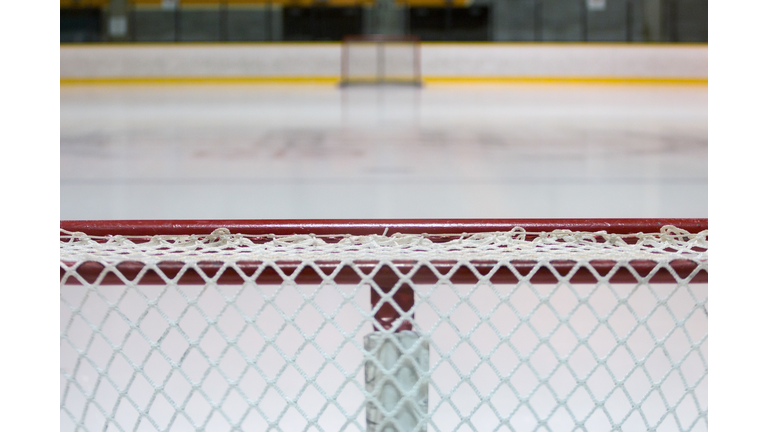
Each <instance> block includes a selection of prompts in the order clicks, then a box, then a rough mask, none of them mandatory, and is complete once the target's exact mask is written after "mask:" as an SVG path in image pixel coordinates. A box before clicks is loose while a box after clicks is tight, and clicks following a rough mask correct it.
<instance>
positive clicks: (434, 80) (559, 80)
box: [424, 76, 708, 85]
mask: <svg viewBox="0 0 768 432" xmlns="http://www.w3.org/2000/svg"><path fill="white" fill-rule="evenodd" d="M424 82H425V83H427V84H675V85H677V84H695V85H707V84H708V78H691V77H679V78H678V77H551V76H528V77H425V78H424Z"/></svg>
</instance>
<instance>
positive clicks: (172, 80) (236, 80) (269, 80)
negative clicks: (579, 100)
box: [59, 76, 708, 86]
mask: <svg viewBox="0 0 768 432" xmlns="http://www.w3.org/2000/svg"><path fill="white" fill-rule="evenodd" d="M423 81H424V83H425V84H496V85H498V84H657V85H658V84H668V85H681V84H682V85H708V78H699V77H567V76H564V77H552V76H528V77H477V76H475V77H435V76H432V77H430V76H427V77H423ZM339 82H340V79H339V78H338V77H328V76H324V77H313V76H305V77H281V76H265V77H84V78H60V80H59V83H60V85H62V86H66V85H93V84H127V85H134V84H135V85H140V84H161V85H165V84H328V85H333V84H338V83H339Z"/></svg>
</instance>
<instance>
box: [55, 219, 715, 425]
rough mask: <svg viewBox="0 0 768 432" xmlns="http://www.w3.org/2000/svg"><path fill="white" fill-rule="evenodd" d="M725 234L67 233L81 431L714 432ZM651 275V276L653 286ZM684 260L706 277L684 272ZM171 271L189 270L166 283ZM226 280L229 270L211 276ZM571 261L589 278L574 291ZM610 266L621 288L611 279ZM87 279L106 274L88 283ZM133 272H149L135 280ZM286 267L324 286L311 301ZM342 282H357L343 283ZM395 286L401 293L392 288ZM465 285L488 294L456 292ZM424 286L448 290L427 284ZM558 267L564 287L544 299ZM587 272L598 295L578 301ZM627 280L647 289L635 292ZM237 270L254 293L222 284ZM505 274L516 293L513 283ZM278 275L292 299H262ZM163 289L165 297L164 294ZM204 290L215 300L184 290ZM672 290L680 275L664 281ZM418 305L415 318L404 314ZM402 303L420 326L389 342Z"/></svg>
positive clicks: (310, 292) (65, 340)
mask: <svg viewBox="0 0 768 432" xmlns="http://www.w3.org/2000/svg"><path fill="white" fill-rule="evenodd" d="M707 236H708V233H707V231H704V232H701V233H696V234H692V233H688V232H685V231H683V230H679V229H676V228H674V227H671V226H667V227H664V228H662V229H661V230H660V232H657V233H647V234H632V235H618V234H608V233H605V232H597V233H587V232H571V231H566V230H561V231H553V232H547V233H530V232H525V231H524V230H523V229H520V228H516V229H514V230H512V231H510V232H503V233H480V234H465V235H411V234H408V235H406V234H393V235H389V236H387V235H368V236H352V235H346V236H319V235H293V236H264V235H259V236H257V235H243V234H237V233H230V232H229V231H227V230H226V229H218V230H216V231H214V232H213V233H211V234H201V235H189V236H148V237H130V236H109V237H94V236H88V235H86V234H83V233H73V232H67V231H62V232H61V240H60V267H61V288H60V292H61V399H60V401H61V413H62V417H61V418H62V430H73V431H75V430H82V431H96V430H98V431H105V430H110V431H111V430H116V431H144V430H150V431H154V430H159V431H166V430H168V431H171V430H173V431H175V430H211V431H221V430H242V431H252V430H253V431H266V430H281V431H315V430H316V431H340V430H353V431H401V432H404V431H428V430H429V431H464V430H470V431H539V430H541V431H571V430H573V431H576V430H588V431H593V430H594V431H602V430H635V429H637V430H679V431H698V430H706V429H707V422H708V419H707V413H708V411H707V390H706V389H707V370H708V369H707V341H708V337H707V284H706V283H700V282H697V279H696V277H697V275H701V274H702V273H706V272H707V269H708V267H707V265H708V261H707V251H708V238H707ZM641 261H642V262H651V263H652V266H651V269H650V271H647V272H640V271H636V270H635V267H633V265H634V264H633V263H636V262H641ZM683 261H684V262H687V263H690V264H692V265H691V266H689V268H688V270H686V272H684V273H679V272H678V271H677V270H676V269H677V267H676V265H675V263H678V262H683ZM169 262H173V263H176V264H178V265H180V266H181V271H178V272H173V273H169V272H167V271H166V269H165V267H164V265H165V264H167V263H169ZM211 262H213V263H217V264H216V265H217V266H218V267H217V268H218V270H217V271H215V272H214V273H211V272H205V271H203V270H202V269H201V268H202V267H204V264H205V263H211ZM518 262H529V263H533V270H532V271H531V272H530V273H526V272H521V271H520V270H519V268H518V267H517V266H516V263H518ZM557 262H568V263H569V266H570V267H569V268H571V269H572V271H568V272H566V273H565V274H563V273H558V271H557V269H555V267H554V264H553V263H557ZM606 262H608V263H609V266H610V271H608V272H606V271H604V269H599V270H600V271H598V269H597V264H596V263H601V265H603V266H604V265H605V263H606ZM86 263H97V264H99V266H100V267H99V268H100V269H101V270H99V273H98V274H96V275H92V276H87V275H85V274H82V273H84V271H83V269H84V268H85V266H84V264H86ZM125 263H136V264H139V265H140V266H141V268H142V270H141V271H139V272H138V273H137V274H131V275H129V276H126V275H125V274H123V272H124V271H125V270H124V269H123V267H122V266H123V265H124V264H125ZM244 263H248V266H245V265H244ZM285 263H291V265H292V267H291V268H292V269H297V268H298V269H302V268H306V269H312V270H313V271H314V272H315V273H316V274H317V275H318V278H319V279H318V281H317V282H316V283H312V284H304V283H299V279H297V274H298V273H299V271H294V272H287V271H285V268H286V266H285ZM372 263H373V264H372ZM403 263H407V264H408V266H407V268H406V267H403ZM438 263H439V265H438ZM489 263H491V264H489ZM178 265H177V267H178ZM366 265H367V266H368V267H366V268H365V269H364V267H365V266H366ZM371 266H372V267H371ZM440 266H442V267H440ZM482 266H485V267H483V269H482V270H480V267H482ZM246 267H247V269H248V270H247V271H246V270H244V269H245V268H246ZM342 267H347V268H351V269H352V270H353V271H354V272H355V274H356V275H357V279H358V281H357V282H354V283H346V282H344V283H342V282H338V281H337V276H338V275H339V271H340V270H339V269H341V268H342ZM384 268H390V269H392V271H393V272H394V274H396V276H397V278H398V281H397V282H396V283H394V284H393V285H388V286H384V285H382V284H381V282H380V280H379V279H377V278H376V274H377V272H379V271H382V269H384ZM446 268H447V269H448V270H447V271H446V270H445V269H446ZM460 268H467V269H469V272H470V273H471V274H472V275H474V281H473V282H472V283H457V282H456V281H455V278H454V276H455V274H456V273H457V272H458V271H459V269H460ZM329 269H330V270H329ZM403 269H405V270H403ZM419 269H427V270H429V271H430V272H431V274H432V277H433V279H434V281H433V282H430V283H424V282H423V281H420V280H418V279H417V278H416V277H415V274H416V272H417V271H418V270H419ZM539 269H550V270H551V273H552V274H553V275H554V277H555V279H554V280H552V281H551V282H546V283H538V282H536V281H535V280H534V278H533V275H534V274H535V273H536V271H538V270H539ZM579 269H583V270H585V271H587V272H589V274H590V275H591V277H592V279H594V281H593V282H592V283H573V282H572V281H571V277H572V276H573V275H574V274H575V272H576V271H577V270H579ZM621 269H624V270H627V271H628V272H629V274H630V275H631V277H632V279H633V280H631V281H629V282H627V281H623V280H622V281H620V282H616V281H615V280H614V279H613V277H614V276H615V275H616V274H617V272H618V271H619V270H621ZM177 270H178V268H177ZM227 270H230V271H234V272H236V273H237V274H238V275H239V280H240V282H238V283H236V284H234V285H230V284H226V283H220V282H222V281H220V279H219V278H220V277H221V275H222V274H223V273H224V272H225V271H227ZM401 270H402V271H401ZM502 270H503V271H507V273H509V274H512V275H514V278H513V279H512V280H511V281H503V280H502V281H501V282H499V281H498V280H497V279H495V278H494V276H495V275H496V274H497V273H498V274H500V272H501V271H502ZM268 271H271V272H274V273H276V274H277V275H279V277H280V279H281V280H280V281H279V283H269V284H266V283H262V282H261V280H262V279H260V277H261V276H262V275H263V274H264V273H265V272H268ZM150 272H154V273H155V274H157V275H159V279H153V280H154V281H156V282H155V283H154V284H145V282H143V281H142V278H143V277H145V275H147V274H149V273H150ZM185 272H194V273H195V274H197V275H199V280H200V281H201V282H200V283H199V284H193V285H187V284H185V283H183V282H182V279H181V277H182V275H183V274H184V273H185ZM661 272H668V273H669V274H671V277H670V278H668V279H665V280H663V281H662V282H655V281H654V277H655V276H657V274H660V273H661ZM109 275H115V276H117V281H118V283H117V284H113V283H112V282H110V283H109V284H107V283H106V281H107V280H108V279H107V277H108V276H109ZM405 289H410V290H411V292H412V298H413V300H412V304H410V305H403V304H400V303H398V302H399V300H398V299H397V295H396V293H397V292H398V290H401V291H402V290H405ZM372 299H373V300H374V301H372ZM376 299H378V300H376ZM385 305H390V308H391V309H392V310H394V311H395V313H396V315H397V323H403V322H408V323H409V325H410V328H409V329H407V330H403V331H396V330H397V329H398V325H393V326H392V327H382V325H381V323H380V322H378V321H377V319H378V318H377V315H376V314H377V312H379V311H381V310H382V309H383V307H384V306H385ZM401 330H402V329H401Z"/></svg>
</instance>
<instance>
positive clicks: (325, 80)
mask: <svg viewBox="0 0 768 432" xmlns="http://www.w3.org/2000/svg"><path fill="white" fill-rule="evenodd" d="M338 82H339V78H335V77H98V78H61V79H60V80H59V83H60V84H61V85H90V84H281V83H282V84H336V83H338Z"/></svg>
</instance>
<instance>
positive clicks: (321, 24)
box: [61, 0, 708, 43]
mask: <svg viewBox="0 0 768 432" xmlns="http://www.w3.org/2000/svg"><path fill="white" fill-rule="evenodd" d="M112 1H113V2H116V1H118V0H112ZM121 1H122V4H123V5H124V6H123V8H124V9H125V10H126V12H124V14H125V19H126V21H127V31H126V32H125V34H123V35H121V36H120V37H117V35H116V34H114V33H112V30H110V29H111V27H110V25H109V23H110V22H111V21H110V20H111V19H113V16H114V10H115V8H114V7H112V8H111V7H110V6H109V5H108V6H105V7H102V8H97V7H89V8H86V7H77V6H70V7H66V8H64V7H62V9H61V42H62V43H64V42H98V41H109V40H127V41H136V42H171V41H175V42H196V41H337V40H341V38H343V37H344V36H346V35H353V34H379V33H384V34H412V35H416V36H418V37H420V38H421V39H422V40H425V41H555V42H577V41H594V42H648V41H654V42H655V41H661V42H707V40H708V32H707V19H708V13H707V2H708V0H605V3H604V7H601V8H594V7H590V6H589V3H588V0H475V1H474V2H473V3H472V4H471V5H468V6H455V5H454V3H450V4H446V5H445V6H440V5H438V6H433V7H424V6H416V5H414V6H412V7H411V6H408V5H407V4H406V3H399V2H396V1H395V0H378V2H377V3H374V4H368V5H361V6H354V7H349V6H346V7H340V6H334V5H333V2H332V0H331V1H328V2H323V3H314V4H311V5H309V6H281V5H279V4H272V5H265V4H254V5H242V4H238V5H237V6H230V5H227V4H226V3H221V4H219V6H218V7H217V6H216V5H213V6H207V7H200V6H197V7H192V6H183V5H182V6H178V5H174V4H173V3H171V6H170V7H168V6H167V5H166V7H161V6H154V7H150V6H146V5H133V4H131V3H130V2H127V3H126V1H125V0H121ZM598 3H599V1H598ZM113 5H114V4H113ZM110 13H111V15H110Z"/></svg>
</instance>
